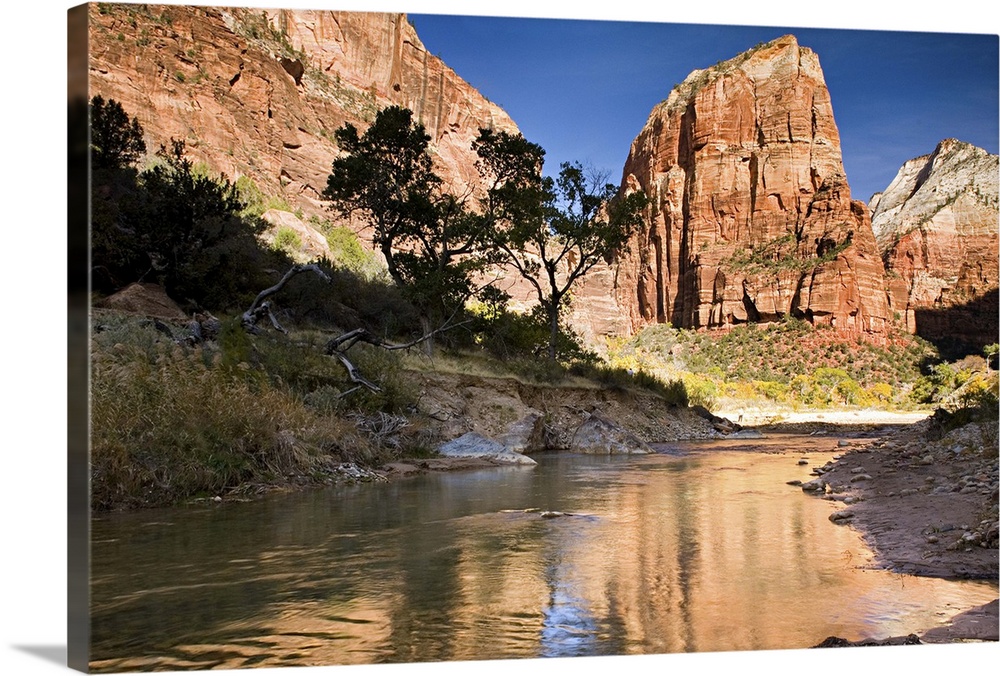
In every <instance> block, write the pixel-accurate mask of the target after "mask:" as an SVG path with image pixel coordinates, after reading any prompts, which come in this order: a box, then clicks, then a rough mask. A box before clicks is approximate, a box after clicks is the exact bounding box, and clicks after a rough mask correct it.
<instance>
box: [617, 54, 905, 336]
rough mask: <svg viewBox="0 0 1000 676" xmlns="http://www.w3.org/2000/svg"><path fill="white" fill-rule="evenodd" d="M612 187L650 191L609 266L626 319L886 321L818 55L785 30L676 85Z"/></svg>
mask: <svg viewBox="0 0 1000 676" xmlns="http://www.w3.org/2000/svg"><path fill="white" fill-rule="evenodd" d="M623 186H624V187H626V188H630V189H642V190H644V191H645V192H646V194H647V196H649V197H650V198H651V206H650V209H649V212H648V221H649V222H648V227H647V229H646V230H645V231H644V232H643V233H641V234H640V236H639V237H638V238H637V239H636V240H635V241H634V242H633V243H632V246H631V251H630V252H629V253H628V255H626V256H625V257H624V258H623V260H622V261H621V264H620V266H619V270H618V279H617V297H618V302H619V305H620V306H621V307H622V309H623V311H624V312H625V313H627V316H628V319H629V322H630V324H631V327H632V328H633V329H636V328H639V327H641V326H642V325H644V324H647V323H652V322H670V323H671V324H673V325H675V326H682V327H693V328H701V327H726V326H731V325H734V324H738V323H742V322H748V321H751V322H752V321H761V322H768V321H775V320H778V319H780V318H782V317H785V316H795V317H800V318H804V319H807V320H808V321H810V322H812V323H813V324H815V325H828V326H833V327H836V328H837V329H838V330H842V331H844V332H849V333H853V334H858V335H861V334H865V335H869V336H872V337H877V336H879V335H880V334H882V333H883V332H884V331H885V330H886V329H887V328H888V318H889V312H888V304H887V300H886V294H885V291H884V283H883V267H882V261H881V259H880V257H879V254H878V251H877V249H876V245H875V238H874V236H873V234H872V230H871V221H870V216H869V212H868V208H867V207H866V206H865V205H864V204H863V203H862V202H857V201H852V200H851V194H850V189H849V187H848V185H847V180H846V178H845V174H844V168H843V163H842V160H841V152H840V138H839V133H838V131H837V126H836V124H835V122H834V118H833V109H832V106H831V104H830V95H829V92H828V91H827V88H826V84H825V82H824V79H823V73H822V70H821V69H820V64H819V59H818V57H817V56H816V54H815V53H814V52H813V51H811V50H810V49H808V48H805V47H800V46H799V45H798V43H797V41H796V39H795V38H794V37H792V36H785V37H782V38H779V39H777V40H774V41H773V42H770V43H768V44H764V45H758V46H757V47H755V48H754V49H752V50H750V51H748V52H745V53H743V54H741V55H739V56H737V57H735V58H733V59H730V60H729V61H724V62H721V63H719V64H717V65H715V66H713V67H711V68H708V69H706V70H696V71H694V72H692V73H691V74H690V75H689V76H688V77H687V79H685V80H684V82H682V83H681V84H679V85H677V86H676V87H675V88H674V90H673V91H672V92H671V94H670V96H669V97H668V98H667V100H666V101H664V102H663V103H661V104H659V105H658V106H656V108H654V109H653V111H652V113H651V114H650V116H649V120H648V121H647V123H646V126H645V127H644V128H643V130H642V131H641V132H640V134H639V136H638V137H637V138H636V139H635V141H634V142H633V143H632V149H631V152H630V154H629V157H628V160H627V161H626V165H625V168H624V172H623Z"/></svg>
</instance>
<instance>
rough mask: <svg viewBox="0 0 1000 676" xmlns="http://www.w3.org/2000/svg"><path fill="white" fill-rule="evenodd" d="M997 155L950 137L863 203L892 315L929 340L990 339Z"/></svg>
mask: <svg viewBox="0 0 1000 676" xmlns="http://www.w3.org/2000/svg"><path fill="white" fill-rule="evenodd" d="M997 171H998V156H997V155H991V154H990V153H988V152H987V151H985V150H983V149H982V148H977V147H976V146H973V145H971V144H968V143H963V142H962V141H958V140H956V139H945V140H943V141H941V142H940V143H939V144H938V146H937V148H935V149H934V152H932V153H931V154H929V155H923V156H921V157H917V158H914V159H912V160H909V161H908V162H906V163H905V164H903V166H902V167H901V168H900V170H899V173H897V174H896V178H895V179H893V181H892V183H890V184H889V187H887V188H886V189H885V190H884V191H883V192H880V193H876V194H875V195H874V196H873V197H872V199H871V201H870V202H869V208H870V209H871V210H872V228H873V230H874V232H875V239H876V242H877V243H878V246H879V250H880V251H881V253H882V260H883V261H884V263H885V269H886V278H887V282H888V288H889V300H890V306H891V310H892V311H893V312H895V313H898V314H899V315H900V317H901V319H903V321H904V322H905V325H906V328H907V329H908V330H909V331H910V332H912V333H916V334H917V335H919V336H921V337H923V338H927V339H928V340H932V341H935V342H940V341H946V342H949V343H955V347H961V346H963V345H964V346H965V347H966V348H967V349H973V350H977V349H981V348H982V347H983V346H984V345H988V344H989V343H995V342H997V338H998V337H997V330H998V320H997V314H998V312H997V288H998V277H1000V275H998V267H1000V265H998V261H997V255H998V250H997V246H998V231H1000V226H998V213H1000V212H998V200H997V192H998V190H997V186H998V175H997Z"/></svg>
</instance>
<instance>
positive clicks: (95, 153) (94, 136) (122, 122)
mask: <svg viewBox="0 0 1000 676" xmlns="http://www.w3.org/2000/svg"><path fill="white" fill-rule="evenodd" d="M142 136H143V130H142V125H140V124H139V120H138V119H136V118H134V117H133V118H131V119H130V118H129V116H128V114H127V113H126V112H125V109H124V108H122V105H121V104H120V103H118V102H117V101H115V100H114V99H108V100H107V101H105V100H104V97H102V96H100V95H98V96H95V97H94V98H92V99H91V100H90V153H91V158H92V161H93V164H94V168H95V169H109V168H119V169H120V168H123V167H129V166H132V165H134V164H135V163H136V162H137V161H138V160H139V158H140V157H142V156H143V155H144V154H145V152H146V143H145V141H143V138H142Z"/></svg>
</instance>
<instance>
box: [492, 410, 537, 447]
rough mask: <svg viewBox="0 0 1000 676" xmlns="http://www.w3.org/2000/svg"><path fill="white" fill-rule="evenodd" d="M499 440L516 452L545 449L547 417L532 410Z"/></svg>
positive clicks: (513, 424) (512, 425)
mask: <svg viewBox="0 0 1000 676" xmlns="http://www.w3.org/2000/svg"><path fill="white" fill-rule="evenodd" d="M497 441H499V442H500V443H501V444H503V445H504V446H506V447H507V449H508V450H511V451H514V452H515V453H531V452H532V451H542V450H545V417H544V416H542V414H541V413H538V412H537V411H532V412H531V413H529V414H527V415H526V416H524V417H523V418H521V419H520V420H517V421H516V422H514V423H511V425H510V426H509V427H508V428H507V430H506V431H505V432H503V433H502V434H501V435H500V436H499V437H497Z"/></svg>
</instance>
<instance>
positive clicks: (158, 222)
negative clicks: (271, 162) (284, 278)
mask: <svg viewBox="0 0 1000 676" xmlns="http://www.w3.org/2000/svg"><path fill="white" fill-rule="evenodd" d="M184 149H185V145H184V142H183V141H175V140H171V146H170V148H167V147H161V148H160V151H159V152H158V153H157V155H158V157H159V158H160V160H161V161H160V162H159V163H158V164H156V165H154V166H152V167H150V168H149V169H146V170H145V171H143V172H141V173H140V174H139V183H140V187H141V191H140V193H139V194H138V195H137V196H136V199H135V200H134V202H133V204H132V205H131V206H130V208H128V209H127V210H126V212H125V213H123V214H122V221H123V225H124V227H125V228H126V229H127V230H128V231H130V232H132V233H133V235H134V238H135V240H136V241H137V243H138V246H139V248H140V250H141V251H142V252H144V254H145V257H146V258H145V265H146V266H147V268H146V270H145V271H144V272H142V273H141V276H142V277H147V278H148V277H152V278H155V279H156V280H157V281H159V282H160V283H161V284H162V285H163V286H164V287H165V288H166V290H167V293H169V294H170V295H171V296H173V297H174V298H177V299H180V300H187V301H192V302H194V303H195V304H198V305H203V306H206V307H214V308H218V309H232V308H234V307H236V306H239V305H243V304H245V303H247V302H248V301H249V299H252V298H253V296H254V295H255V294H256V293H257V292H258V291H259V290H260V289H261V288H262V287H263V286H266V285H267V281H268V280H267V279H266V278H265V277H264V274H265V273H264V270H265V269H267V268H276V269H282V268H284V267H287V266H288V265H290V264H291V262H290V260H289V259H288V257H287V255H286V254H284V253H283V252H279V251H273V250H268V249H267V248H266V247H264V246H263V245H262V244H261V242H260V241H259V240H258V235H259V234H260V233H261V232H262V231H263V229H264V223H263V222H262V221H260V220H259V219H257V218H254V217H249V216H244V215H243V210H244V207H245V205H244V203H243V201H242V200H241V199H240V197H239V194H238V191H237V189H236V187H235V185H234V184H233V183H231V182H230V181H229V180H228V179H226V178H225V177H224V176H220V177H212V176H208V175H206V174H205V173H204V172H199V171H196V170H195V167H194V164H193V163H192V162H191V160H189V159H188V158H186V157H185V156H184Z"/></svg>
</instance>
